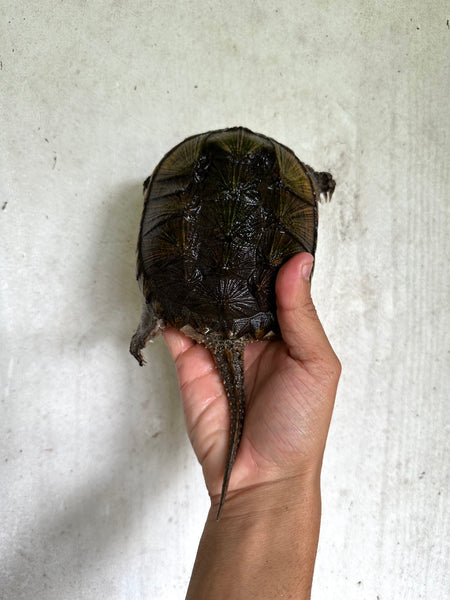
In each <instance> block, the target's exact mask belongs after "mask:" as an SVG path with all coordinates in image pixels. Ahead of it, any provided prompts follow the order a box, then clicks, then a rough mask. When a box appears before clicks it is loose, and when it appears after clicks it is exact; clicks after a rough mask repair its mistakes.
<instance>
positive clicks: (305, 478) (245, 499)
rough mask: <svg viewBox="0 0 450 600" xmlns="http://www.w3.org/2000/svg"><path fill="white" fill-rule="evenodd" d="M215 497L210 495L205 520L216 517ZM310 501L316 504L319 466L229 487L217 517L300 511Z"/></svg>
mask: <svg viewBox="0 0 450 600" xmlns="http://www.w3.org/2000/svg"><path fill="white" fill-rule="evenodd" d="M219 500H220V495H219V494H216V495H214V496H212V497H211V508H210V511H209V515H208V521H209V520H214V521H215V520H216V514H217V508H218V505H219ZM311 502H319V503H320V467H318V468H317V469H314V470H311V471H310V472H307V473H302V474H301V475H292V476H286V477H283V478H280V479H276V480H272V481H265V482H262V483H258V484H255V485H252V486H247V487H242V488H238V489H234V490H230V491H229V492H228V495H227V500H226V503H225V506H224V509H223V512H222V516H221V519H220V520H222V519H224V520H225V519H226V520H228V521H229V520H232V519H237V520H241V519H247V518H252V517H255V518H257V517H258V516H259V517H261V515H264V514H269V513H277V512H281V513H283V512H286V511H296V510H299V511H302V509H304V508H305V506H306V505H309V504H310V503H311Z"/></svg>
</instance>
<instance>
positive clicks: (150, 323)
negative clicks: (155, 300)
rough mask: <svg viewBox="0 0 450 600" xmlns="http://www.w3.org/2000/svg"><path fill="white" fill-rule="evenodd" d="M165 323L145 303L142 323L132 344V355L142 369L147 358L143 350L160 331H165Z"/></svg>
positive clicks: (134, 335)
mask: <svg viewBox="0 0 450 600" xmlns="http://www.w3.org/2000/svg"><path fill="white" fill-rule="evenodd" d="M164 326H165V323H164V321H163V320H162V319H158V317H157V316H156V314H155V311H154V309H153V307H152V306H151V305H150V304H147V303H144V306H143V308H142V315H141V321H140V323H139V325H138V328H137V329H136V331H135V333H134V334H133V337H132V338H131V342H130V353H131V354H132V355H133V356H134V358H135V359H136V360H137V361H138V363H139V365H140V366H141V367H142V366H143V365H144V364H145V362H146V361H145V358H144V357H143V355H142V350H143V348H145V346H146V344H147V342H148V340H152V339H153V338H154V337H155V336H156V335H158V333H159V332H160V331H162V330H163V329H164Z"/></svg>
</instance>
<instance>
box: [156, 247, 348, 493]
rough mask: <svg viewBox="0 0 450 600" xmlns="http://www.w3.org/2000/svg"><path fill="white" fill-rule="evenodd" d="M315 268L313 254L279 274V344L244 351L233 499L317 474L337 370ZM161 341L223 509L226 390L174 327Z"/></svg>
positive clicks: (200, 349) (205, 357)
mask: <svg viewBox="0 0 450 600" xmlns="http://www.w3.org/2000/svg"><path fill="white" fill-rule="evenodd" d="M312 262H313V258H312V256H311V255H310V254H308V253H302V254H298V255H296V256H294V257H293V258H292V259H290V260H289V261H288V262H287V263H286V264H285V265H283V267H282V268H281V269H280V271H279V274H278V277H277V281H276V297H277V316H278V321H279V324H280V328H281V334H282V339H281V340H277V341H266V342H264V341H263V342H255V343H251V344H249V345H248V346H247V347H246V350H245V392H246V398H247V408H246V417H245V424H244V430H243V433H242V438H241V443H240V447H239V450H238V454H237V457H236V461H235V464H234V467H233V471H232V474H231V479H230V484H229V488H228V499H230V498H232V497H233V495H235V494H238V493H240V492H244V491H245V490H248V489H250V488H254V487H255V486H260V485H265V484H271V483H274V482H279V481H286V480H289V479H291V478H298V477H306V478H308V477H312V478H317V477H318V474H319V473H320V467H321V462H322V456H323V451H324V448H325V442H326V437H327V433H328V428H329V424H330V419H331V414H332V410H333V404H334V398H335V394H336V388H337V383H338V380H339V375H340V364H339V361H338V359H337V357H336V355H335V354H334V352H333V350H332V348H331V346H330V343H329V341H328V339H327V337H326V335H325V333H324V331H323V328H322V326H321V324H320V321H319V319H318V317H317V314H316V311H315V309H314V305H313V303H312V300H311V296H310V283H309V273H310V270H311V267H312ZM164 338H165V340H166V343H167V345H168V347H169V350H170V352H171V354H172V356H173V358H174V360H175V363H176V368H177V373H178V379H179V384H180V389H181V397H182V402H183V409H184V414H185V421H186V426H187V431H188V435H189V438H190V441H191V443H192V446H193V448H194V451H195V453H196V455H197V458H198V460H199V462H200V464H201V465H202V468H203V474H204V477H205V482H206V485H207V488H208V491H209V494H210V496H211V498H212V501H213V503H218V499H219V496H220V490H221V485H222V477H223V471H224V462H225V457H226V452H227V447H228V431H229V413H228V402H227V399H226V395H225V391H224V388H223V384H222V381H221V378H220V376H219V372H218V371H217V369H216V368H215V365H214V361H213V359H212V357H211V354H210V353H209V351H208V350H207V349H206V348H205V347H204V346H202V345H201V344H197V343H195V342H194V341H193V340H191V339H190V338H187V337H186V336H185V335H184V334H182V333H181V332H179V331H177V330H175V329H173V328H168V329H166V330H165V331H164ZM228 501H229V500H228Z"/></svg>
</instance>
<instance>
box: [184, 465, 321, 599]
mask: <svg viewBox="0 0 450 600" xmlns="http://www.w3.org/2000/svg"><path fill="white" fill-rule="evenodd" d="M217 503H218V499H217V498H213V499H212V505H211V509H210V511H209V515H208V519H207V522H206V525H205V529H204V532H203V536H202V540H201V542H200V547H199V551H198V554H197V560H196V564H195V567H194V571H193V575H192V579H191V583H190V587H189V591H188V595H187V598H188V599H189V600H190V599H191V598H192V599H194V598H195V600H207V599H209V598H215V599H217V600H225V599H226V598H236V599H237V598H239V599H241V598H253V597H258V598H260V599H261V600H266V599H267V600H272V599H273V598H278V597H282V596H286V597H295V598H298V599H299V600H300V599H301V600H303V599H304V600H306V599H307V598H309V597H310V589H311V582H312V575H313V570H314V561H315V555H316V549H317V541H318V536H319V527H320V484H319V477H304V476H302V477H289V478H285V479H282V480H279V481H273V482H267V483H264V484H260V485H257V486H253V487H251V488H245V489H240V490H235V491H233V492H232V493H231V494H230V496H229V497H228V498H227V502H226V503H225V506H224V510H223V513H222V516H221V518H220V521H219V522H217V521H216V513H217Z"/></svg>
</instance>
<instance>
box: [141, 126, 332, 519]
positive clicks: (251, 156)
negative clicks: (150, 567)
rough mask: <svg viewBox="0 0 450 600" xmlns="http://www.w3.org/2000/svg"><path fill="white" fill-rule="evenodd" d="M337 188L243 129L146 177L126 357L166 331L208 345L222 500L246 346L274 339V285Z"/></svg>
mask: <svg viewBox="0 0 450 600" xmlns="http://www.w3.org/2000/svg"><path fill="white" fill-rule="evenodd" d="M334 187H335V183H334V181H333V178H332V177H331V175H330V174H329V173H316V172H315V171H314V170H313V169H311V168H310V167H308V166H307V165H306V164H304V163H302V162H301V161H300V160H299V159H298V158H297V157H296V156H295V154H294V153H293V152H292V151H291V150H289V148H286V147H285V146H283V145H281V144H279V143H278V142H276V141H275V140H272V139H270V138H268V137H265V136H263V135H260V134H256V133H253V132H251V131H250V130H249V129H245V128H243V127H234V128H231V129H222V130H219V131H212V132H208V133H204V134H200V135H195V136H193V137H190V138H188V139H186V140H184V141H183V142H181V143H180V144H179V145H178V146H175V148H173V149H172V150H171V151H170V152H168V154H166V156H165V157H164V158H163V159H162V160H161V162H160V163H159V165H158V166H157V167H156V169H155V170H154V172H153V175H152V176H151V177H149V178H148V179H147V181H146V182H145V184H144V188H145V205H144V211H143V215H142V221H141V228H140V234H139V242H138V250H137V253H138V259H137V276H138V279H139V282H140V285H141V288H142V291H143V294H144V300H145V302H144V309H143V313H142V317H141V323H140V325H139V327H138V329H137V331H136V333H135V334H134V336H133V339H132V341H131V346H130V351H131V353H132V354H133V355H134V356H135V357H136V358H137V360H138V361H139V363H140V364H142V363H143V357H142V354H141V350H142V348H143V347H144V346H145V344H146V341H147V340H148V339H149V338H151V337H154V336H155V335H156V334H157V333H158V332H159V331H160V330H161V329H162V328H164V327H165V326H167V325H171V326H173V327H175V328H177V329H182V330H183V331H184V332H185V333H187V334H188V335H190V336H191V337H193V338H194V339H196V340H197V341H200V342H203V343H205V345H206V346H207V347H208V348H209V350H210V351H211V353H212V354H213V356H214V359H215V361H216V364H217V367H218V368H219V370H220V372H221V375H222V379H223V381H224V385H225V390H226V393H227V397H228V400H229V405H230V414H231V425H230V446H229V451H228V456H227V460H226V467H225V475H224V483H223V489H222V498H221V503H220V507H219V513H220V510H221V508H222V505H223V501H224V499H225V495H226V490H227V486H228V480H229V477H230V473H231V468H232V466H233V462H234V459H235V456H236V452H237V448H238V446H239V440H240V436H241V431H242V426H243V421H244V411H245V395H244V386H243V356H244V347H245V345H246V344H247V343H248V342H250V341H253V340H259V339H266V338H270V337H272V336H273V334H278V333H279V327H278V322H277V317H276V303H275V279H276V275H277V272H278V270H279V268H280V266H281V265H282V264H283V263H284V262H286V261H287V260H288V259H289V258H291V257H292V256H293V255H294V254H297V253H299V252H310V253H311V254H313V255H314V253H315V250H316V243H317V222H318V215H317V200H318V199H319V197H320V196H321V195H324V196H325V197H326V198H327V199H329V198H330V197H331V195H332V193H333V191H334Z"/></svg>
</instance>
